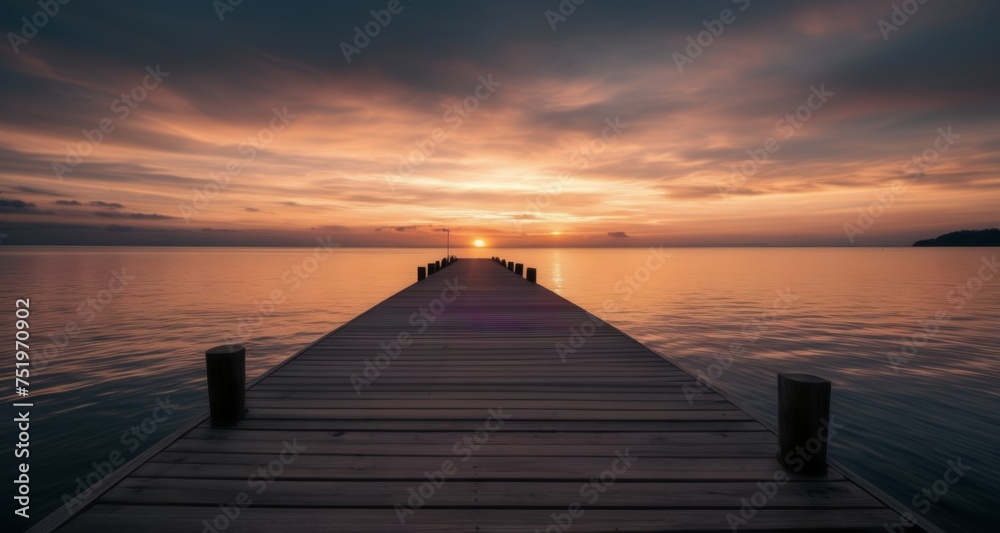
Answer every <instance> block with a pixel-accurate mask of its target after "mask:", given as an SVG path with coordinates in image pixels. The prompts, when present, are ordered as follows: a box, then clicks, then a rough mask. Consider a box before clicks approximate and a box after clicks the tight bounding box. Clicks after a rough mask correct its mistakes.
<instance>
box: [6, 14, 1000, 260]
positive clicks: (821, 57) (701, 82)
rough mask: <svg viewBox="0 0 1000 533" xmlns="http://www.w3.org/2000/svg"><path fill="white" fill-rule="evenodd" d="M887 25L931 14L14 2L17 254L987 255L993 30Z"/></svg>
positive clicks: (992, 22)
mask: <svg viewBox="0 0 1000 533" xmlns="http://www.w3.org/2000/svg"><path fill="white" fill-rule="evenodd" d="M578 1H579V0H578ZM234 3H235V0H234ZM895 5H896V6H905V7H906V8H907V9H908V10H909V11H911V12H912V13H911V14H906V13H904V12H903V11H901V10H899V8H898V7H897V8H895V9H896V12H895V19H894V18H893V17H894V2H892V1H870V0H864V1H838V2H792V1H787V2H763V1H761V0H753V1H750V0H735V1H730V0H718V1H699V2H684V3H681V2H652V1H650V2H638V1H621V2H598V1H597V0H589V1H586V2H583V3H582V4H580V5H576V4H575V3H573V2H571V1H570V0H564V1H562V2H560V1H558V0H547V1H536V2H501V1H494V2H479V1H457V0H456V1H449V2H432V1H429V0H428V1H416V2H410V1H407V0H403V1H402V2H401V3H400V4H399V5H398V7H397V6H396V5H395V3H394V2H389V1H387V0H380V1H372V2H295V1H284V2H263V1H258V0H244V1H243V2H242V3H239V4H238V5H236V6H235V7H230V6H229V4H228V3H226V0H219V1H217V2H215V3H213V2H212V1H211V0H203V1H197V2H175V1H169V2H168V1H159V2H82V1H81V2H69V3H68V4H66V5H60V6H59V12H58V13H56V14H55V15H52V16H51V17H50V16H49V15H48V14H45V16H44V17H42V16H41V15H37V16H36V15H35V14H36V13H37V12H40V9H41V8H40V7H39V5H38V3H37V2H34V1H14V2H4V4H3V7H2V8H0V13H2V17H0V20H2V21H3V32H4V34H5V37H6V38H5V40H4V44H3V46H4V50H3V53H2V54H0V70H2V81H0V86H2V90H3V100H2V103H0V109H2V112H0V233H2V234H5V235H4V236H3V237H0V240H2V241H3V244H15V245H16V244H123V245H137V244H151V245H152V244H169V245H303V246H305V245H310V243H312V242H313V241H314V239H315V238H316V237H317V236H328V235H329V236H331V238H332V239H333V240H335V241H336V242H339V243H340V244H341V245H343V246H431V245H433V246H437V245H439V244H440V243H442V242H443V240H444V234H443V233H442V232H440V231H439V230H440V229H441V228H451V237H452V244H453V246H462V245H469V244H471V243H472V242H473V240H475V239H483V240H484V241H485V242H486V244H487V246H645V245H652V244H656V245H667V246H701V245H707V246H719V245H758V244H759V245H770V246H803V245H821V246H827V245H834V246H850V245H852V244H851V242H850V240H849V239H848V236H847V234H846V233H845V226H844V225H845V224H852V225H854V226H855V227H857V228H859V229H860V230H861V231H862V233H855V234H854V235H853V236H852V238H853V239H854V245H855V246H883V245H909V244H910V243H912V242H913V241H914V240H917V239H921V238H928V237H933V236H936V235H939V234H941V233H945V232H948V231H953V230H958V229H980V228H988V227H996V226H998V225H1000V174H998V163H1000V98H998V95H1000V31H997V29H996V24H997V21H998V20H1000V4H997V3H996V2H987V1H942V0H928V1H927V2H926V3H924V4H923V5H920V4H919V3H917V2H916V1H915V0H909V1H907V2H900V1H896V2H895ZM222 6H224V7H225V9H223V7H222ZM916 6H918V7H917V9H916V10H915V11H913V7H916ZM389 8H394V9H395V10H396V11H397V12H396V13H395V14H392V13H389V11H388V9H389ZM571 8H572V9H573V10H572V12H571ZM560 9H561V10H562V13H560ZM372 10H375V11H376V14H375V15H373V14H372V13H371V11H372ZM724 10H729V11H728V13H724ZM547 11H548V13H547ZM33 16H34V18H35V19H36V21H38V20H44V22H45V23H44V24H41V25H39V26H38V27H35V26H34V24H33V23H32V24H27V25H26V24H25V20H22V17H26V18H27V20H29V21H30V20H31V19H32V17H33ZM389 16H391V19H389ZM220 18H221V20H220ZM720 18H723V19H726V20H728V21H729V22H728V23H726V22H722V21H719V22H717V23H716V22H713V21H716V20H717V19H720ZM46 19H50V20H46ZM376 19H381V20H382V21H383V22H384V21H386V20H388V22H387V23H380V22H379V21H378V20H376ZM880 20H882V21H883V22H882V23H880V22H879V21H880ZM706 21H707V22H706ZM366 26H367V28H368V29H369V30H370V33H373V34H375V36H374V37H368V36H365V37H364V38H363V39H362V38H358V37H357V33H356V30H355V28H356V27H358V28H361V30H360V31H362V32H363V31H364V29H365V27H366ZM712 30H715V32H716V33H717V34H718V35H713V34H712V33H710V32H711V31H712ZM699 33H701V34H702V35H701V36H700V37H699ZM886 37H887V38H886ZM689 38H691V40H690V41H689ZM698 39H701V43H702V44H701V45H697V44H692V43H697V42H698ZM706 43H707V45H706ZM350 47H354V48H353V49H350ZM345 51H346V53H345ZM345 55H346V56H349V58H348V57H345ZM695 56H696V57H695ZM348 59H349V60H348ZM144 84H145V86H144ZM809 106H812V107H809ZM796 113H798V116H797V117H796ZM789 114H790V116H789ZM102 127H104V128H105V130H106V131H105V132H101V128H102ZM85 132H87V133H85ZM602 137H603V138H602ZM88 138H89V139H88ZM769 139H770V140H769ZM935 146H936V148H935ZM77 154H79V156H78V155H77ZM753 157H757V158H759V159H761V160H762V161H763V162H762V163H760V164H758V163H755V162H754V161H753ZM763 157H766V160H764V159H763ZM914 158H916V160H917V162H918V163H920V166H922V167H924V168H923V169H922V170H919V169H918V168H917V166H915V165H914V164H913V160H914ZM921 160H923V162H922V163H921ZM740 168H742V169H743V170H742V171H741V170H739V169H740ZM734 169H736V170H734ZM918 170H919V171H918ZM894 183H895V185H894ZM878 198H881V200H878ZM879 201H881V202H882V203H883V204H885V205H884V206H883V205H878V206H877V207H872V205H871V204H872V203H873V202H879ZM859 208H860V209H863V210H871V212H872V213H873V214H874V215H875V217H874V218H872V219H871V220H869V221H867V222H870V224H867V223H866V225H867V226H868V227H867V228H861V223H864V222H865V221H861V222H859V220H858V218H859V213H858V210H859Z"/></svg>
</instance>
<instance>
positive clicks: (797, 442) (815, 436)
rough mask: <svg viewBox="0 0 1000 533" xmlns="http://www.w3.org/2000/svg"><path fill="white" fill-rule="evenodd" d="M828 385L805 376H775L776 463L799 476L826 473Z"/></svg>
mask: <svg viewBox="0 0 1000 533" xmlns="http://www.w3.org/2000/svg"><path fill="white" fill-rule="evenodd" d="M830 392H831V385H830V382H829V381H827V380H825V379H822V378H819V377H816V376H812V375H809V374H778V462H779V463H781V465H782V466H783V467H784V468H785V469H786V470H792V471H794V472H797V473H800V474H807V475H824V474H826V466H827V465H826V455H827V443H828V442H829V440H830V427H829V424H830V422H829V421H830Z"/></svg>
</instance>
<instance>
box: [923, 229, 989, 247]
mask: <svg viewBox="0 0 1000 533" xmlns="http://www.w3.org/2000/svg"><path fill="white" fill-rule="evenodd" d="M913 245H914V246H1000V229H998V228H990V229H963V230H961V231H953V232H951V233H945V234H944V235H940V236H938V237H934V238H933V239H924V240H921V241H917V242H915V243H913Z"/></svg>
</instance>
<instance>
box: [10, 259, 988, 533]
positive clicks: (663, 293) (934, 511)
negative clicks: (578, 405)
mask: <svg viewBox="0 0 1000 533" xmlns="http://www.w3.org/2000/svg"><path fill="white" fill-rule="evenodd" d="M666 252H667V253H668V254H670V255H669V258H668V259H667V261H666V263H665V264H664V266H663V267H662V268H659V269H658V270H656V271H649V270H648V269H645V268H644V265H645V264H646V261H647V258H648V257H649V256H650V252H649V251H648V250H645V249H553V250H529V249H525V250H516V249H505V250H488V249H477V250H456V253H457V254H458V255H459V256H460V257H476V256H486V257H488V256H490V255H494V254H498V255H501V256H502V257H505V258H510V259H516V260H517V261H519V262H523V263H526V264H527V265H528V266H535V267H537V268H538V281H539V283H541V284H543V285H545V286H546V287H549V288H551V289H552V290H554V291H556V292H558V293H559V294H561V295H563V296H565V297H566V298H569V299H570V300H572V301H574V302H576V303H577V304H579V305H581V306H582V307H584V308H586V309H590V310H595V311H596V310H598V309H600V308H602V306H603V304H604V302H606V301H608V300H611V301H614V302H615V303H616V304H617V308H618V309H619V310H618V311H616V312H615V313H614V314H612V315H610V316H608V317H606V319H607V320H608V322H610V323H611V324H613V325H614V326H616V327H618V328H620V329H622V330H623V331H625V332H626V333H628V334H630V335H631V336H633V337H635V338H636V339H637V340H639V341H641V342H643V343H646V344H647V345H649V346H650V347H652V348H654V349H655V350H657V351H658V352H659V353H661V354H663V355H664V356H665V357H667V358H668V359H670V360H671V361H673V362H675V363H677V364H679V365H681V366H682V367H684V368H685V369H687V370H688V371H689V372H691V373H693V374H696V375H701V374H703V375H704V376H705V379H706V380H710V381H711V382H712V385H713V386H714V387H716V388H718V389H719V390H721V391H722V392H723V393H725V394H726V395H727V396H729V397H730V398H731V399H732V400H734V401H735V402H737V403H738V404H740V405H741V406H743V407H744V408H746V409H747V410H749V411H750V412H751V413H752V414H754V415H755V416H757V417H758V418H760V419H761V420H762V421H764V422H765V423H768V424H771V425H773V424H774V421H775V414H774V411H775V401H776V390H775V385H774V382H775V374H776V373H777V372H783V371H800V372H809V373H814V374H818V375H820V376H822V377H825V378H827V379H829V380H831V381H832V382H833V384H834V401H833V415H834V419H835V421H836V422H837V423H838V424H843V425H844V429H843V430H841V433H840V434H838V436H837V438H836V440H834V441H833V442H832V444H831V446H832V451H831V453H832V455H833V457H834V458H835V459H837V460H838V461H840V462H841V463H843V464H844V465H846V466H847V467H849V468H850V469H852V470H854V471H855V472H857V473H858V474H859V475H861V476H863V477H864V478H865V479H867V480H868V481H870V482H872V483H873V484H875V485H876V486H878V487H879V488H881V489H882V490H884V491H886V492H887V493H889V494H890V495H892V496H893V497H895V498H897V499H898V500H900V501H901V502H903V503H904V504H906V505H909V506H911V508H913V509H914V510H915V511H917V512H923V513H925V515H926V516H927V517H929V518H930V519H931V520H932V521H933V522H934V523H935V524H938V525H939V526H941V527H943V528H945V529H946V530H948V531H994V530H995V517H996V503H997V497H996V495H997V494H1000V466H998V460H997V458H998V450H1000V391H998V387H997V385H998V384H1000V289H998V286H1000V276H996V277H991V276H993V275H994V274H993V272H992V271H991V270H990V269H989V268H984V265H985V264H986V263H984V261H985V262H988V261H990V260H991V259H992V258H994V257H996V256H997V255H1000V249H996V248H968V249H940V248H938V249H933V248H932V249H920V248H916V249H911V248H897V249H827V248H795V249H749V248H740V249H691V248H682V249H670V250H666ZM443 255H444V251H443V250H421V249H413V250H398V249H391V250H390V249H339V250H336V251H335V252H334V254H333V255H332V256H330V258H329V259H327V260H325V261H319V262H314V261H312V260H310V259H309V258H310V257H312V250H309V249H249V248H244V249H195V248H168V249H162V248H23V247H7V246H5V247H3V248H2V249H0V261H2V262H0V273H2V276H3V284H2V285H0V302H3V304H2V305H3V307H4V308H5V309H7V312H6V316H7V319H6V320H4V321H2V326H0V331H2V332H3V333H2V335H3V337H4V338H5V339H8V341H6V342H7V344H8V348H5V350H4V354H5V357H4V361H6V363H5V364H6V365H7V367H8V368H9V369H10V370H9V372H10V374H13V367H14V364H13V359H14V354H13V350H10V349H9V344H11V343H13V339H14V331H15V329H14V327H15V324H14V321H15V317H14V306H15V300H16V299H19V298H29V299H30V302H31V307H30V310H31V316H30V319H29V320H30V332H31V351H32V353H33V354H34V358H35V359H36V360H37V359H38V358H39V356H44V358H45V359H46V362H45V364H44V365H42V364H38V365H36V368H34V369H33V371H32V376H31V378H30V380H29V381H30V394H29V397H28V400H29V401H33V402H34V407H33V408H32V409H31V448H30V450H31V470H30V473H31V489H32V493H31V496H32V500H31V516H32V519H31V520H30V521H23V520H18V521H16V522H12V521H11V515H10V513H11V511H10V510H5V511H4V514H5V520H4V522H5V523H10V524H12V525H11V527H5V528H4V531H21V530H23V529H25V528H26V526H27V525H28V524H30V523H33V522H34V521H35V520H36V519H38V518H41V517H42V516H44V515H45V514H46V513H48V512H49V511H51V510H52V509H54V508H55V507H57V506H59V505H61V504H62V497H63V495H70V496H72V495H73V494H74V493H75V492H76V491H77V490H79V489H80V488H82V487H84V486H85V485H86V482H87V480H88V476H89V478H90V479H89V481H95V480H97V479H99V478H100V474H99V473H95V470H96V469H95V466H94V464H95V463H96V464H97V465H98V467H100V466H101V464H102V463H107V462H109V461H111V460H119V461H125V460H128V459H131V458H132V457H135V456H136V455H138V454H139V453H141V451H142V450H144V449H145V448H146V447H147V446H149V445H150V444H152V443H154V442H156V441H157V440H159V439H161V438H163V437H164V436H166V435H167V434H169V433H170V432H171V431H173V430H175V429H177V428H178V427H180V426H182V425H183V424H185V423H186V422H188V421H190V419H191V418H193V417H195V416H197V415H198V414H200V413H202V412H204V411H205V410H206V409H207V400H206V397H205V392H204V368H203V367H204V360H203V352H204V350H205V349H206V348H209V347H211V346H213V345H216V344H222V343H224V342H227V341H234V340H240V341H246V342H247V343H248V344H249V348H248V356H247V367H248V368H247V373H248V375H249V377H256V376H257V375H259V374H261V373H263V372H264V371H265V370H267V369H269V368H270V367H272V366H273V365H275V364H276V363H278V362H280V361H281V360H283V359H285V358H286V357H288V356H289V355H291V354H293V353H294V352H296V351H297V350H298V349H300V348H301V347H303V346H305V345H306V344H308V343H310V342H312V341H313V340H315V339H316V338H318V337H319V336H320V335H322V334H324V333H326V332H328V331H329V330H331V329H333V328H334V327H336V326H338V325H339V324H342V323H343V322H345V321H347V320H349V319H351V318H353V317H354V316H356V315H357V314H359V313H360V312H362V311H364V310H366V309H368V308H369V307H371V306H372V305H374V304H376V303H378V302H379V301H381V300H382V299H384V298H386V297H388V296H390V295H391V294H393V293H395V292H396V291H398V290H400V289H402V288H403V287H405V286H406V285H408V284H410V283H412V282H413V281H414V280H415V267H416V266H417V265H420V264H426V263H427V262H428V261H432V260H434V259H437V258H439V257H440V256H443ZM650 264H653V263H650ZM987 277H991V279H986V278H987ZM276 291H277V292H276ZM276 295H280V298H275V296H276ZM257 310H260V311H261V313H262V314H263V315H265V318H264V319H263V320H261V321H257V320H255V319H254V317H253V315H254V313H255V312H256V311H257ZM734 346H735V347H736V348H737V351H739V352H741V355H739V356H738V357H735V358H733V359H732V361H729V360H728V358H727V357H725V354H727V353H729V352H731V351H732V349H733V347H734ZM901 347H903V348H905V351H901ZM10 374H8V375H10ZM13 386H14V383H13V377H10V378H8V379H6V380H4V384H3V388H2V389H0V393H2V394H3V398H2V400H3V402H4V405H5V407H4V409H5V410H6V412H7V413H8V416H7V417H5V418H6V419H7V420H8V422H6V423H3V424H0V438H2V442H3V448H4V449H5V450H8V451H6V452H4V453H5V454H6V453H11V450H12V449H13V445H14V441H15V439H16V435H15V433H14V431H13V429H14V426H13V423H12V422H10V419H11V418H12V417H13V416H16V415H15V414H14V408H13V407H11V406H10V404H11V402H13V401H16V399H17V396H15V394H14V392H15V391H14V387H13ZM162 405H170V406H171V407H170V409H169V411H171V414H169V415H166V414H165V413H166V411H165V410H163V408H162V407H161V409H160V410H156V408H157V407H158V406H162ZM154 415H156V416H157V417H158V418H159V419H160V420H155V419H154ZM959 461H960V462H961V464H962V465H964V466H966V467H970V468H971V470H969V471H967V472H966V473H965V474H964V475H963V476H962V477H961V478H959V479H958V480H957V481H956V482H955V483H954V484H948V483H946V482H945V481H943V480H944V479H945V476H944V473H945V471H946V470H947V469H948V468H949V462H951V463H952V464H954V463H956V462H959ZM3 465H4V479H6V480H11V479H13V478H14V477H16V474H15V472H14V469H13V465H14V460H13V459H12V458H11V457H10V456H8V458H7V459H5V460H4V461H3ZM98 469H99V468H98ZM952 480H954V478H953V477H952ZM4 485H5V490H6V491H7V498H6V500H7V501H8V502H10V501H12V496H13V493H12V484H11V483H10V482H9V481H8V482H6V483H5V484H4ZM925 488H926V489H930V494H931V496H930V497H927V496H925V495H924V494H923V490H924V489H925ZM935 488H936V489H937V491H938V493H941V492H942V491H944V490H946V491H947V492H946V493H945V494H943V495H941V496H938V495H936V494H935V493H934V490H935ZM933 500H936V501H933Z"/></svg>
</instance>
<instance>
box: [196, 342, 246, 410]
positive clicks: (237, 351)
mask: <svg viewBox="0 0 1000 533" xmlns="http://www.w3.org/2000/svg"><path fill="white" fill-rule="evenodd" d="M246 356H247V349H246V348H244V347H243V346H241V345H239V344H224V345H222V346H216V347H215V348H212V349H210V350H208V351H207V352H205V369H206V371H207V374H208V406H209V411H210V412H211V415H212V425H213V426H232V425H234V424H236V423H237V422H239V421H240V419H241V418H243V412H244V411H246V403H247V401H246V399H247V389H246V374H247V371H246Z"/></svg>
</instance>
